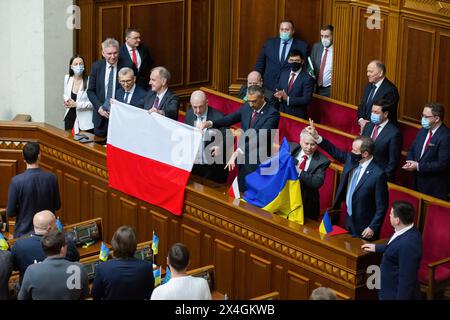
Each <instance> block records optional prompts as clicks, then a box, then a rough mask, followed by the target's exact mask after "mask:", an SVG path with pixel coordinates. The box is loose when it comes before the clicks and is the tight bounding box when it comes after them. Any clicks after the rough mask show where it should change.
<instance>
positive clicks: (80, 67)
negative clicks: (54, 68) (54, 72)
mask: <svg viewBox="0 0 450 320" xmlns="http://www.w3.org/2000/svg"><path fill="white" fill-rule="evenodd" d="M72 71H73V72H74V73H75V74H82V73H83V71H84V66H83V65H79V64H78V65H76V66H74V67H72Z"/></svg>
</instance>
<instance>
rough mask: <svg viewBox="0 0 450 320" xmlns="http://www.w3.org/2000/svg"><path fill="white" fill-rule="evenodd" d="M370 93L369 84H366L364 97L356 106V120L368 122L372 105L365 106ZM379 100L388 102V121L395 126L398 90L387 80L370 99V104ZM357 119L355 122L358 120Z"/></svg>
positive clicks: (385, 79)
mask: <svg viewBox="0 0 450 320" xmlns="http://www.w3.org/2000/svg"><path fill="white" fill-rule="evenodd" d="M370 91H371V84H370V83H368V84H367V85H366V87H365V88H364V95H363V97H362V100H361V103H360V104H359V106H358V119H361V118H363V119H366V120H369V121H370V114H371V113H372V104H370V106H366V102H367V99H368V98H369V94H370ZM379 99H386V100H388V101H389V107H390V112H389V120H391V121H392V122H393V123H394V124H395V125H397V108H398V99H399V95H398V90H397V87H396V86H395V84H393V83H392V82H391V81H389V79H388V78H384V80H383V82H382V83H381V85H380V87H379V88H378V90H377V92H376V93H375V95H374V96H373V98H372V102H375V101H377V100H379ZM358 119H357V120H358Z"/></svg>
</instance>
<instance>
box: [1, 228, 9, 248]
mask: <svg viewBox="0 0 450 320" xmlns="http://www.w3.org/2000/svg"><path fill="white" fill-rule="evenodd" d="M8 248H9V245H8V242H7V241H6V239H5V237H4V236H3V234H2V233H1V232H0V250H3V251H6V250H8Z"/></svg>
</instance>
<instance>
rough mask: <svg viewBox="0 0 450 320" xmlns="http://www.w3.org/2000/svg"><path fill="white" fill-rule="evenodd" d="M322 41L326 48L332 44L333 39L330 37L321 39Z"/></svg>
mask: <svg viewBox="0 0 450 320" xmlns="http://www.w3.org/2000/svg"><path fill="white" fill-rule="evenodd" d="M321 41H322V45H323V46H324V47H325V48H328V47H329V46H331V40H330V39H321Z"/></svg>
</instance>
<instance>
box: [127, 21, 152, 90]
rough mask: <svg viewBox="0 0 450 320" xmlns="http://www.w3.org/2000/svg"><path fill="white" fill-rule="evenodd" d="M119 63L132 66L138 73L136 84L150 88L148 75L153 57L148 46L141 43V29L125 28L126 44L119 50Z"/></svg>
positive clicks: (145, 88) (146, 88)
mask: <svg viewBox="0 0 450 320" xmlns="http://www.w3.org/2000/svg"><path fill="white" fill-rule="evenodd" d="M119 65H121V66H123V67H128V68H132V69H133V71H134V74H135V75H136V84H137V85H138V86H140V87H141V88H142V89H144V90H148V89H149V85H148V77H149V76H150V70H151V69H152V68H153V59H152V57H151V56H150V51H149V49H148V47H147V46H146V45H144V44H142V43H141V33H140V32H139V30H137V29H135V28H128V29H127V30H125V44H124V45H123V46H122V47H121V48H120V51H119Z"/></svg>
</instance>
